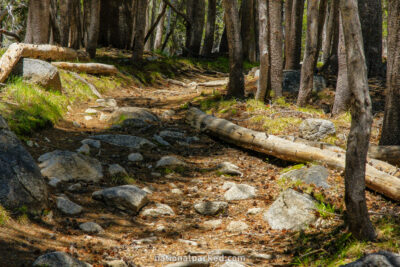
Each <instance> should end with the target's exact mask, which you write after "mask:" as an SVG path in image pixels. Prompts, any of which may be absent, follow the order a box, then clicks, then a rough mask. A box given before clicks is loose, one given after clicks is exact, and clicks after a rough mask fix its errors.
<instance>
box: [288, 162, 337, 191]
mask: <svg viewBox="0 0 400 267" xmlns="http://www.w3.org/2000/svg"><path fill="white" fill-rule="evenodd" d="M328 177H329V172H328V170H327V169H326V168H325V167H323V166H320V165H313V166H311V167H309V168H307V167H303V168H301V169H297V170H291V171H289V172H286V173H284V174H282V175H281V178H284V179H288V180H291V181H296V180H300V181H302V182H304V183H307V184H314V185H316V186H320V187H323V188H329V187H330V185H329V184H328V182H327V179H328Z"/></svg>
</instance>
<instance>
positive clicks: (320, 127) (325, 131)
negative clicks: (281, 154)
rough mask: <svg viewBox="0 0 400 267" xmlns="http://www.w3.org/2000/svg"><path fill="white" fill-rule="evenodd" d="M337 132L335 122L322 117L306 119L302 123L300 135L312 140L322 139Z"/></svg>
mask: <svg viewBox="0 0 400 267" xmlns="http://www.w3.org/2000/svg"><path fill="white" fill-rule="evenodd" d="M334 133H336V129H335V125H334V124H333V122H331V121H328V120H322V119H306V120H305V121H303V122H302V123H301V124H300V136H301V137H302V138H304V139H307V140H311V141H318V140H321V139H323V138H325V137H327V136H328V135H331V134H334Z"/></svg>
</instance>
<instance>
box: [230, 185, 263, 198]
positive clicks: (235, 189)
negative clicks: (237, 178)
mask: <svg viewBox="0 0 400 267" xmlns="http://www.w3.org/2000/svg"><path fill="white" fill-rule="evenodd" d="M255 196H256V189H255V188H254V187H252V186H250V185H247V184H235V185H233V186H232V187H231V188H230V189H229V190H228V191H226V192H225V194H224V198H225V199H226V200H228V201H231V200H244V199H249V198H254V197H255Z"/></svg>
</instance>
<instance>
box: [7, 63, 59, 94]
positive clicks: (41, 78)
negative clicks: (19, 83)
mask: <svg viewBox="0 0 400 267" xmlns="http://www.w3.org/2000/svg"><path fill="white" fill-rule="evenodd" d="M12 74H14V75H18V76H22V77H23V78H24V79H26V80H29V81H30V82H33V83H36V84H39V85H40V86H42V87H44V88H46V89H51V90H55V91H59V92H61V91H62V86H61V79H60V74H59V72H58V69H57V68H56V67H54V66H53V65H51V64H50V63H47V62H46V61H43V60H38V59H31V58H22V59H20V61H19V62H18V64H17V65H16V66H15V67H14V68H13V71H12Z"/></svg>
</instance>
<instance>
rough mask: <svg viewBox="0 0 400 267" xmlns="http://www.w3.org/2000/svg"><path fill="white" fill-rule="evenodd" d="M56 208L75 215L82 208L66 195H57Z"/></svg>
mask: <svg viewBox="0 0 400 267" xmlns="http://www.w3.org/2000/svg"><path fill="white" fill-rule="evenodd" d="M56 202H57V208H58V209H59V210H61V211H62V212H63V213H65V214H67V215H76V214H79V213H81V212H82V210H83V208H82V207H81V206H80V205H78V204H76V203H74V202H72V201H71V200H69V199H68V198H66V197H57V199H56Z"/></svg>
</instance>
